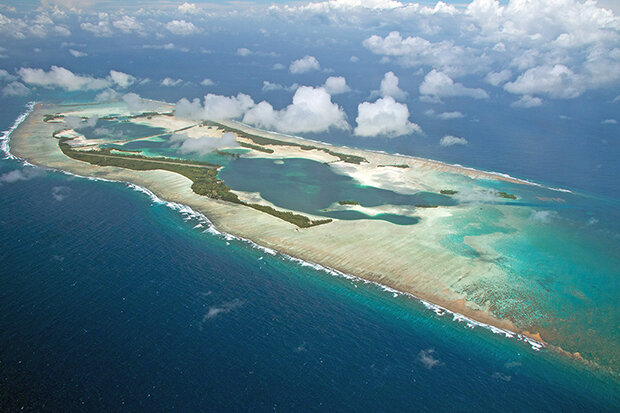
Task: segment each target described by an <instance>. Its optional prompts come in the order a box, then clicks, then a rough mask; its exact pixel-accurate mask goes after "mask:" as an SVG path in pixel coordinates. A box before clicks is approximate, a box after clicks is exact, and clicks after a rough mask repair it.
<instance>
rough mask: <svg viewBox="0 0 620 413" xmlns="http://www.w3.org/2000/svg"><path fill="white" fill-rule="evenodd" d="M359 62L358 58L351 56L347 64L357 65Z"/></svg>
mask: <svg viewBox="0 0 620 413" xmlns="http://www.w3.org/2000/svg"><path fill="white" fill-rule="evenodd" d="M359 61H360V58H359V57H357V56H351V58H350V59H349V62H351V63H357V62H359Z"/></svg>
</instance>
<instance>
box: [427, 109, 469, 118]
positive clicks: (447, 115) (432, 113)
mask: <svg viewBox="0 0 620 413" xmlns="http://www.w3.org/2000/svg"><path fill="white" fill-rule="evenodd" d="M424 114H425V115H426V116H430V117H433V118H437V119H441V120H450V119H461V118H464V117H465V115H463V114H462V113H461V112H442V113H436V112H435V111H434V110H433V109H429V110H427V111H426V112H424Z"/></svg>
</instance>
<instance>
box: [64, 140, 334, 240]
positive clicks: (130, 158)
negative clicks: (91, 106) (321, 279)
mask: <svg viewBox="0 0 620 413" xmlns="http://www.w3.org/2000/svg"><path fill="white" fill-rule="evenodd" d="M67 140H68V139H67V138H60V139H59V141H58V146H59V147H60V150H61V151H62V152H63V153H64V154H65V155H66V156H68V157H70V158H72V159H76V160H79V161H83V162H88V163H90V164H93V165H99V166H116V167H119V168H126V169H132V170H136V171H150V170H155V169H160V170H164V171H170V172H174V173H178V174H180V175H183V176H185V177H186V178H188V179H190V180H191V181H192V182H193V184H192V191H194V192H195V193H196V194H198V195H204V196H207V197H209V198H212V199H219V200H222V201H226V202H231V203H233V204H240V205H244V206H248V207H250V208H254V209H256V210H258V211H261V212H264V213H267V214H269V215H273V216H274V217H277V218H280V219H282V220H284V221H287V222H290V223H292V224H294V225H297V226H298V227H300V228H308V227H313V226H316V225H321V224H327V223H329V222H331V221H332V220H331V219H325V220H316V221H313V220H311V219H310V218H308V217H306V216H303V215H298V214H294V213H292V212H286V211H278V210H277V209H274V208H272V207H269V206H265V205H260V204H248V203H246V202H243V201H242V200H240V199H239V197H237V195H236V194H235V193H233V192H232V191H231V190H230V188H229V187H228V186H227V185H226V184H225V183H224V181H222V180H220V179H219V178H218V177H217V170H218V169H219V168H220V165H215V164H211V163H208V162H199V161H190V160H185V159H171V158H164V157H152V158H151V157H146V156H143V155H129V154H127V155H125V154H119V153H112V151H113V150H116V149H114V148H101V149H99V150H94V151H92V150H91V151H78V150H75V149H73V148H72V147H71V146H70V145H69V144H68V143H67V142H66V141H67Z"/></svg>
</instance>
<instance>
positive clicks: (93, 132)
mask: <svg viewBox="0 0 620 413" xmlns="http://www.w3.org/2000/svg"><path fill="white" fill-rule="evenodd" d="M75 130H76V132H79V133H81V134H82V135H84V137H86V138H87V139H111V140H125V139H131V138H144V137H147V136H153V135H160V134H163V133H165V132H166V130H165V129H164V128H158V127H153V126H148V125H141V124H138V123H133V122H128V121H126V122H123V121H122V120H109V119H98V120H97V123H96V124H95V126H88V127H82V128H76V129H75Z"/></svg>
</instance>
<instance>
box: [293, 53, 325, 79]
mask: <svg viewBox="0 0 620 413" xmlns="http://www.w3.org/2000/svg"><path fill="white" fill-rule="evenodd" d="M320 69H321V65H320V64H319V61H318V60H316V57H314V56H308V55H306V56H304V57H302V58H301V59H298V60H295V61H294V62H293V63H291V65H290V66H289V70H290V72H291V73H294V74H298V73H306V72H310V71H312V70H320Z"/></svg>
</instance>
